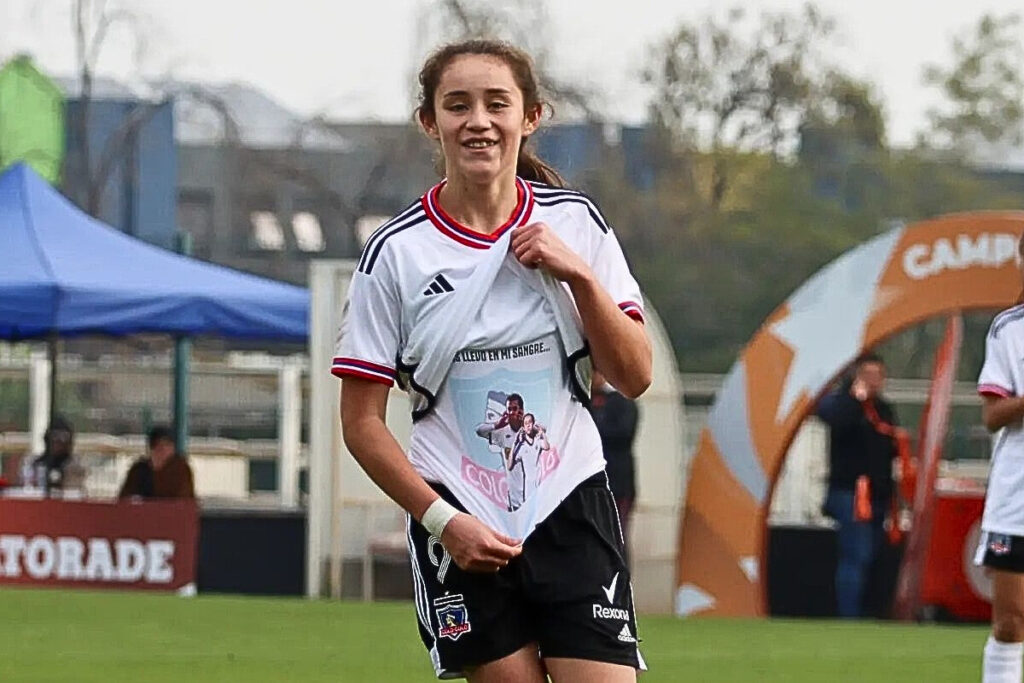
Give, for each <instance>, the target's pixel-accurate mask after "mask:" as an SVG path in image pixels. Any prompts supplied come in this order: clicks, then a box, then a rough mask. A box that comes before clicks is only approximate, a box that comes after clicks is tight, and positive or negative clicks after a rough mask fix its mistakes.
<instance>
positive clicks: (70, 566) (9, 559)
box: [0, 534, 174, 584]
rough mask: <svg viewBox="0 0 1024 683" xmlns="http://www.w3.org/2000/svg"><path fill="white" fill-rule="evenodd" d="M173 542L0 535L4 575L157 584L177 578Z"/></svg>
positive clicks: (9, 576) (1, 566)
mask: <svg viewBox="0 0 1024 683" xmlns="http://www.w3.org/2000/svg"><path fill="white" fill-rule="evenodd" d="M173 558H174V541H166V540H150V541H139V540H136V539H134V538H118V539H114V540H111V539H107V538H88V539H81V538H76V537H73V536H60V537H57V538H51V537H50V536H42V535H37V536H21V535H16V534H2V535H0V576H3V577H8V578H12V579H16V578H19V577H23V576H25V577H29V578H31V579H36V580H39V581H46V580H53V579H57V580H65V581H96V582H111V581H115V582H122V583H136V582H138V581H144V582H146V583H153V584H165V583H171V581H173V580H174V568H173V566H172V564H171V562H172V560H173Z"/></svg>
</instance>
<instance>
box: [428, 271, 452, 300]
mask: <svg viewBox="0 0 1024 683" xmlns="http://www.w3.org/2000/svg"><path fill="white" fill-rule="evenodd" d="M454 291H455V288H454V287H452V284H451V283H450V282H448V280H447V279H446V278H445V276H444V275H441V273H438V274H437V275H435V276H434V279H433V280H431V281H430V286H429V287H427V288H426V289H425V290H423V295H424V296H433V295H435V294H444V293H445V292H454Z"/></svg>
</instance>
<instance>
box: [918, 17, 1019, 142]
mask: <svg viewBox="0 0 1024 683" xmlns="http://www.w3.org/2000/svg"><path fill="white" fill-rule="evenodd" d="M1020 30H1021V19H1020V16H1019V15H1017V14H1010V15H1007V16H1005V17H996V16H993V15H991V14H986V15H984V16H983V17H982V18H981V19H980V20H979V21H978V23H977V25H976V26H975V27H974V30H973V31H972V32H971V33H970V34H969V35H968V36H967V37H966V38H960V37H957V38H954V39H953V45H952V51H953V63H952V64H951V65H949V66H948V67H942V66H938V65H934V64H932V65H929V66H928V67H927V68H926V69H925V72H924V82H925V83H926V84H927V85H929V86H932V87H936V88H938V89H939V91H940V92H941V93H942V96H943V98H944V99H945V104H944V106H942V107H940V108H932V109H931V110H930V111H929V112H928V119H929V124H930V126H929V129H928V131H927V132H926V133H925V135H923V136H921V139H922V142H926V143H927V146H932V147H945V148H950V149H952V150H954V151H956V152H960V153H965V152H967V151H968V150H969V149H970V148H971V147H973V146H975V145H977V144H979V143H982V142H986V143H993V144H1019V143H1020V142H1021V139H1022V137H1021V134H1022V122H1024V75H1022V68H1024V46H1022V44H1021V38H1020V36H1019V33H1020Z"/></svg>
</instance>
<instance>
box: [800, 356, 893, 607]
mask: <svg viewBox="0 0 1024 683" xmlns="http://www.w3.org/2000/svg"><path fill="white" fill-rule="evenodd" d="M885 379H886V372H885V364H884V363H883V362H882V358H881V357H880V356H878V355H876V354H873V353H866V354H864V355H862V356H860V357H859V358H858V359H857V360H856V361H855V363H854V371H853V377H852V378H851V379H848V380H846V381H844V382H843V383H842V385H840V387H839V388H838V389H837V390H835V391H833V392H832V393H830V394H828V395H826V396H825V397H824V398H823V399H821V402H820V403H819V405H818V417H820V418H821V419H822V420H823V421H824V422H825V424H827V425H828V426H829V431H830V439H829V478H828V495H827V497H826V499H825V505H824V512H825V514H826V515H828V516H829V517H831V518H832V519H834V520H835V522H836V525H837V531H838V549H839V553H838V558H837V565H836V598H837V603H838V605H837V606H838V613H839V616H840V617H844V618H857V617H860V616H862V615H863V613H864V592H865V590H864V589H865V586H866V585H867V579H868V576H869V575H870V572H871V568H872V566H873V564H874V561H875V558H876V557H877V556H878V551H879V550H880V548H881V545H882V539H883V537H884V523H885V518H886V513H887V511H888V510H890V507H891V502H892V495H893V476H892V461H893V459H894V458H895V457H896V456H897V455H898V448H897V443H896V440H895V439H894V436H893V433H894V431H895V425H896V424H897V422H896V412H895V410H894V409H893V407H892V404H890V403H889V402H888V401H886V400H885V399H883V398H882V391H883V390H884V389H885ZM893 523H895V520H893Z"/></svg>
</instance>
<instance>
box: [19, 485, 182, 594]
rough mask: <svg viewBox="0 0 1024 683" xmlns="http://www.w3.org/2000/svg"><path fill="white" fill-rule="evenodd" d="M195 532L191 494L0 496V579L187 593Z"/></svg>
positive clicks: (44, 584) (20, 582)
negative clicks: (125, 498) (171, 497)
mask: <svg viewBox="0 0 1024 683" xmlns="http://www.w3.org/2000/svg"><path fill="white" fill-rule="evenodd" d="M198 536H199V508H198V507H197V506H196V504H195V502H194V501H191V500H181V501H178V500H175V501H152V502H145V503H128V502H125V503H99V502H83V501H58V500H3V499H0V584H8V585H11V584H13V585H20V586H64V587H81V588H86V587H87V588H115V587H116V588H142V589H147V590H162V591H191V590H194V588H195V580H196V556H197V549H196V548H197V541H198Z"/></svg>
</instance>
